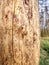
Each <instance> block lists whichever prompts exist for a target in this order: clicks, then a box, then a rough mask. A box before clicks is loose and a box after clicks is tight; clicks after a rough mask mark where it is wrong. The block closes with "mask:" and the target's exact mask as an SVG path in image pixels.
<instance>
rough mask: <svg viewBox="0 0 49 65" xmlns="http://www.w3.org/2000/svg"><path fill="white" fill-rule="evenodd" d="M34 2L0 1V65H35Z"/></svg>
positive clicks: (37, 33)
mask: <svg viewBox="0 0 49 65" xmlns="http://www.w3.org/2000/svg"><path fill="white" fill-rule="evenodd" d="M39 29H40V27H39V13H38V0H1V1H0V65H39V55H40V54H39V52H40V30H39Z"/></svg>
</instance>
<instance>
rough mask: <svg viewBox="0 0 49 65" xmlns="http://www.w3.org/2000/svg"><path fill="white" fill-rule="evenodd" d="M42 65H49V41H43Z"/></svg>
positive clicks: (41, 50) (41, 51)
mask: <svg viewBox="0 0 49 65" xmlns="http://www.w3.org/2000/svg"><path fill="white" fill-rule="evenodd" d="M40 53H41V54H40V65H49V39H42V40H41V49H40Z"/></svg>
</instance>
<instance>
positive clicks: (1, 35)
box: [0, 0, 13, 65]
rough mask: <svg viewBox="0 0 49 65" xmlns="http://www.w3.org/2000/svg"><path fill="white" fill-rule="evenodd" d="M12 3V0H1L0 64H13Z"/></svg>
mask: <svg viewBox="0 0 49 65" xmlns="http://www.w3.org/2000/svg"><path fill="white" fill-rule="evenodd" d="M12 5H13V3H12V0H0V65H13V63H12V62H13V61H12V54H13V53H12V13H13V10H12V7H13V6H12Z"/></svg>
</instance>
